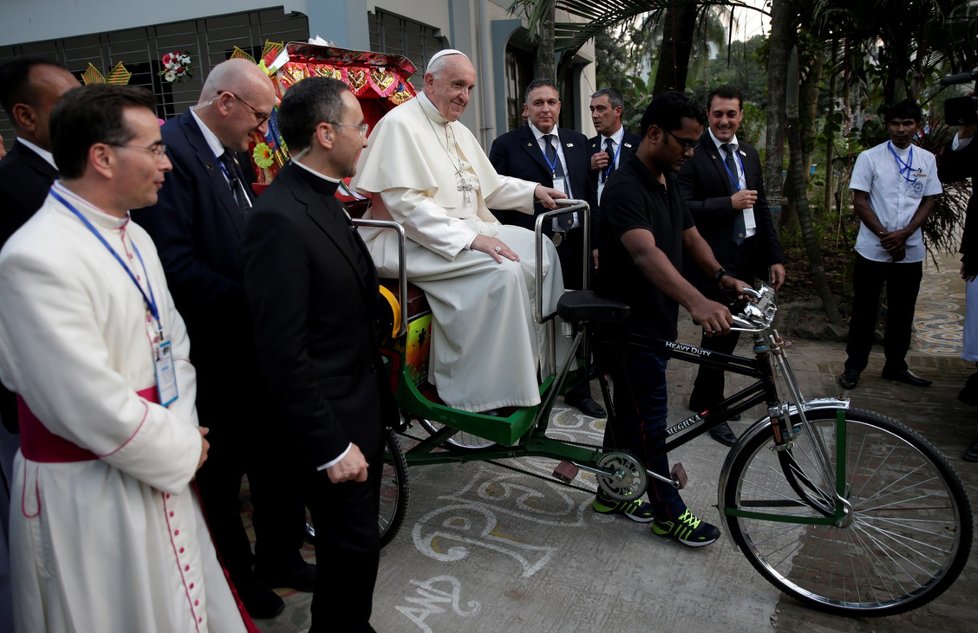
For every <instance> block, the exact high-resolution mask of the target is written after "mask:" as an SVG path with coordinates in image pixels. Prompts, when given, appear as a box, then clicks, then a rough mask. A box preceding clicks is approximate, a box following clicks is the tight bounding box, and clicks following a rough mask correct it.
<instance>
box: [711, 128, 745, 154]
mask: <svg viewBox="0 0 978 633" xmlns="http://www.w3.org/2000/svg"><path fill="white" fill-rule="evenodd" d="M706 131H707V132H709V133H710V138H711V139H713V144H714V145H716V146H717V149H718V150H721V151H722V148H721V147H720V146H721V145H723V144H724V141H721V140H719V139H718V138H717V137H716V136H714V135H713V129H712V128H707V130H706ZM727 142H728V143H730V145H732V146H733V148H734V151H737V148H738V147H740V143H738V142H737V135H736V134H734V135H733V138H732V139H730V140H729V141H727Z"/></svg>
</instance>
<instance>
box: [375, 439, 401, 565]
mask: <svg viewBox="0 0 978 633" xmlns="http://www.w3.org/2000/svg"><path fill="white" fill-rule="evenodd" d="M407 504H408V483H407V461H406V460H405V459H404V453H403V452H402V451H401V445H400V443H399V442H398V441H397V436H396V435H395V434H394V432H393V431H392V430H391V429H384V470H383V474H382V475H381V480H380V513H379V514H378V516H377V524H378V527H379V528H380V546H381V547H384V546H385V545H387V544H388V543H390V542H391V539H393V538H394V536H395V535H396V534H397V531H398V530H400V529H401V524H402V523H404V513H405V512H407Z"/></svg>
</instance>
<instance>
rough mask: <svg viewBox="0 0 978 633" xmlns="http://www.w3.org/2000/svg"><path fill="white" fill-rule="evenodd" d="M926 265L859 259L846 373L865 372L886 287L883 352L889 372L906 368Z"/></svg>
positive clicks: (853, 274) (854, 278) (857, 259)
mask: <svg viewBox="0 0 978 633" xmlns="http://www.w3.org/2000/svg"><path fill="white" fill-rule="evenodd" d="M923 271H924V265H923V262H914V263H912V264H901V263H894V262H875V261H872V260H869V259H866V258H865V257H863V256H862V255H859V254H857V255H856V263H855V266H854V267H853V272H852V290H853V295H854V296H853V299H852V317H851V318H850V319H849V342H848V344H847V345H846V354H848V356H849V357H848V358H847V359H846V365H845V368H846V369H853V370H855V371H860V372H861V371H862V370H864V369H866V364H867V363H868V362H869V352H870V350H871V349H872V347H873V333H874V332H875V330H876V316H877V314H879V308H880V291H881V290H882V288H883V284H884V282H885V283H886V335H885V336H884V338H883V351H884V353H885V354H886V369H887V370H890V371H903V370H904V369H906V368H907V361H906V360H905V358H906V356H907V350H909V349H910V336H911V333H912V328H913V313H914V308H915V307H916V305H917V292H918V291H919V290H920V279H921V277H922V276H923Z"/></svg>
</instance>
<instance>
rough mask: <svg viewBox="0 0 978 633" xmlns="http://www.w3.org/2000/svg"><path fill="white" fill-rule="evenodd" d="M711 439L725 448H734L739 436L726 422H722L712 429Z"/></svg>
mask: <svg viewBox="0 0 978 633" xmlns="http://www.w3.org/2000/svg"><path fill="white" fill-rule="evenodd" d="M710 437H712V438H713V439H715V440H716V441H718V442H720V443H721V444H723V445H724V446H733V445H734V444H736V443H737V436H736V435H734V432H733V431H731V430H730V426H729V425H728V424H727V423H726V422H721V423H720V424H718V425H716V426H715V427H713V428H712V429H710Z"/></svg>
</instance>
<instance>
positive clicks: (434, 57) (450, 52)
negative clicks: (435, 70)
mask: <svg viewBox="0 0 978 633" xmlns="http://www.w3.org/2000/svg"><path fill="white" fill-rule="evenodd" d="M449 55H461V56H462V57H464V58H465V59H469V56H468V55H466V54H465V53H463V52H462V51H459V50H455V49H454V48H444V49H442V50H440V51H438V52H437V53H435V54H434V55H432V56H431V59H429V60H428V67H427V68H426V69H425V72H428V73H430V72H431V66H432V64H434V63H435V61H437V60H439V59H441V58H442V57H448V56H449Z"/></svg>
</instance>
